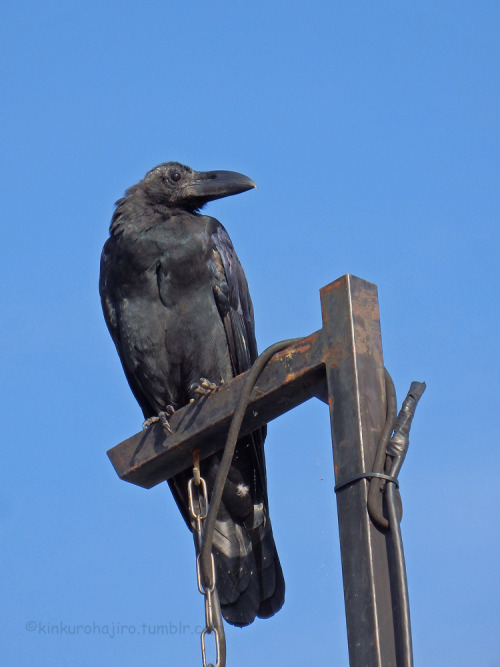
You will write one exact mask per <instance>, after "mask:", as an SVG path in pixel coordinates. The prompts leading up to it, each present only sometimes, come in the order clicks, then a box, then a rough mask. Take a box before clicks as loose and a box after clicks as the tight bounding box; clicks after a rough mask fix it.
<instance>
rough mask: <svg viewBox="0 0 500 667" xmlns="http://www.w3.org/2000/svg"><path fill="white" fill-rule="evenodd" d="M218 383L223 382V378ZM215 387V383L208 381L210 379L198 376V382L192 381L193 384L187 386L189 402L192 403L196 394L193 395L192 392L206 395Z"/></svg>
mask: <svg viewBox="0 0 500 667" xmlns="http://www.w3.org/2000/svg"><path fill="white" fill-rule="evenodd" d="M220 384H224V380H221V381H220ZM216 389H217V385H216V384H214V383H213V382H210V380H207V378H200V381H199V382H193V384H192V385H190V387H189V393H190V394H191V399H190V400H189V402H190V403H192V402H193V401H194V400H195V398H196V396H193V394H198V395H199V396H208V394H211V393H212V392H213V391H215V390H216Z"/></svg>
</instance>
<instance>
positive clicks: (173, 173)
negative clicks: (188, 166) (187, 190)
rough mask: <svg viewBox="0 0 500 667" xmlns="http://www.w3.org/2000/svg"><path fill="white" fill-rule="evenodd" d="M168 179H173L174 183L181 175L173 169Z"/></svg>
mask: <svg viewBox="0 0 500 667" xmlns="http://www.w3.org/2000/svg"><path fill="white" fill-rule="evenodd" d="M170 180H171V181H173V182H174V183H177V182H178V181H180V180H181V175H180V174H179V172H178V171H173V172H172V173H171V174H170Z"/></svg>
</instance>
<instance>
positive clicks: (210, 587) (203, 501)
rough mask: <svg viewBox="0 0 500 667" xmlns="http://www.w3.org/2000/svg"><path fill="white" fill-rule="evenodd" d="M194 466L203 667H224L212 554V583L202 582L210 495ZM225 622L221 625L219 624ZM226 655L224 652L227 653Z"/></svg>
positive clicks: (192, 507)
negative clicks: (211, 646) (210, 644)
mask: <svg viewBox="0 0 500 667" xmlns="http://www.w3.org/2000/svg"><path fill="white" fill-rule="evenodd" d="M194 463H195V465H194V467H193V477H192V478H191V479H190V480H189V482H188V499H189V512H190V514H191V517H192V518H193V519H194V521H195V525H194V531H193V532H194V533H195V542H196V579H197V583H198V590H199V591H200V593H201V594H202V595H203V596H204V597H205V628H204V630H203V631H202V633H201V656H202V659H203V667H222V664H221V642H224V641H225V638H224V632H223V629H222V628H220V629H221V630H222V632H219V630H218V629H217V627H216V625H217V614H216V613H215V610H214V607H215V606H216V605H218V599H217V591H216V590H215V561H214V556H213V554H210V557H211V573H210V575H211V576H210V581H209V582H205V584H207V585H204V582H203V580H202V579H203V577H202V572H201V563H200V551H201V547H202V546H203V526H204V523H205V519H206V518H207V514H208V493H207V484H206V482H205V480H204V479H203V477H202V476H201V475H200V468H199V465H197V463H198V460H197V459H196V458H195V461H194ZM220 622H222V621H220ZM211 634H213V635H214V638H215V655H216V662H215V665H214V664H213V663H207V655H206V646H205V637H206V635H211ZM224 653H225V650H224Z"/></svg>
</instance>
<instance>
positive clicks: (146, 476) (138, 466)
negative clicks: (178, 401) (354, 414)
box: [108, 331, 326, 488]
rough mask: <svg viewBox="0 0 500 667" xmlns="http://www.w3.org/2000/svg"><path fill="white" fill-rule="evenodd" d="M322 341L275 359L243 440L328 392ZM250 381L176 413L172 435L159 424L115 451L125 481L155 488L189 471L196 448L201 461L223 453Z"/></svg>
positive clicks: (317, 337) (256, 394)
mask: <svg viewBox="0 0 500 667" xmlns="http://www.w3.org/2000/svg"><path fill="white" fill-rule="evenodd" d="M322 339H323V337H322V331H319V332H317V333H314V334H312V335H311V336H308V337H307V338H304V339H303V340H302V341H300V343H299V344H298V345H296V346H294V347H292V348H288V349H287V350H284V351H283V352H281V353H279V354H277V355H275V357H273V359H272V361H271V362H270V363H269V364H268V365H267V367H266V368H265V369H264V371H263V372H262V374H261V376H260V377H259V381H258V385H257V387H255V389H254V391H253V393H252V396H251V400H250V403H249V405H248V410H247V413H246V417H245V420H244V421H243V425H242V429H241V433H242V435H243V434H245V433H250V432H251V431H253V430H255V429H256V428H258V427H259V426H262V425H263V424H266V423H267V422H269V421H272V420H273V419H275V418H276V417H278V416H279V415H281V414H284V413H285V412H288V410H291V409H292V408H294V407H296V406H297V405H299V404H300V403H303V402H304V401H307V400H308V399H309V398H311V397H313V396H316V395H317V394H321V393H322V392H323V391H324V388H325V386H326V385H325V366H324V362H323V345H322ZM245 377H246V373H244V374H242V375H240V376H238V377H237V378H235V379H234V380H232V381H231V382H228V383H227V384H225V385H222V386H221V387H218V388H217V389H216V390H215V391H214V392H213V393H212V394H210V395H208V396H206V397H203V398H200V399H199V400H197V401H195V402H194V403H191V404H190V405H188V406H186V407H185V408H182V409H181V410H178V411H177V412H176V413H174V414H173V415H172V417H171V418H170V419H169V422H170V426H171V428H172V431H173V433H172V434H165V433H164V431H163V428H162V426H161V425H160V424H158V423H157V424H154V425H153V426H151V427H149V428H148V429H146V430H145V431H141V432H140V433H137V434H136V435H133V436H132V437H131V438H129V439H128V440H125V441H124V442H122V443H121V444H119V445H117V446H116V447H114V448H113V449H110V450H109V451H108V456H109V458H110V460H111V463H112V464H113V466H114V468H115V470H116V472H117V473H118V475H119V477H120V478H121V479H123V480H126V481H127V482H132V483H133V484H137V485H138V486H143V487H144V488H151V487H152V486H155V485H156V484H158V483H159V482H162V481H164V480H166V479H169V478H170V477H172V476H174V475H176V474H177V473H178V472H180V471H181V470H184V469H186V468H187V467H189V466H190V465H191V462H192V455H191V452H192V450H193V448H195V447H196V448H198V449H199V450H200V458H201V459H204V458H206V457H207V456H210V455H211V454H213V453H214V452H216V451H217V450H219V449H222V448H223V447H224V445H225V436H226V433H227V430H228V428H229V423H230V420H231V416H232V414H233V411H234V407H235V405H236V402H237V400H238V397H239V394H240V392H241V387H242V386H243V382H244V379H245Z"/></svg>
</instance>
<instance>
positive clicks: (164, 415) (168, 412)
mask: <svg viewBox="0 0 500 667" xmlns="http://www.w3.org/2000/svg"><path fill="white" fill-rule="evenodd" d="M174 412H175V409H174V407H173V406H172V405H167V407H166V408H165V410H162V411H161V412H159V413H158V415H157V416H155V417H149V419H146V420H145V421H144V423H143V424H142V428H143V430H145V429H147V428H148V426H151V424H155V423H156V422H161V425H162V426H163V429H164V430H165V431H168V433H173V431H172V429H171V428H170V424H169V423H168V418H169V417H171V416H172V415H173V414H174Z"/></svg>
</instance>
